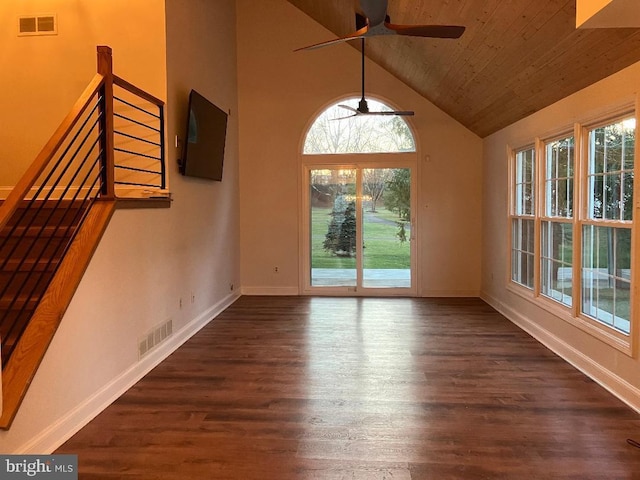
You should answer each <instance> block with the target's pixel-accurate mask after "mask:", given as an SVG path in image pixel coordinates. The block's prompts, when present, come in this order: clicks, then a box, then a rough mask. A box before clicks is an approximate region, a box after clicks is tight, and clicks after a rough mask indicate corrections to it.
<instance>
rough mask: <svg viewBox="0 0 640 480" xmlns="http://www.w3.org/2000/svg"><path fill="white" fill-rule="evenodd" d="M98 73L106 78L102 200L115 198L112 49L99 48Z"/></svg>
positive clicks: (103, 88) (102, 133)
mask: <svg viewBox="0 0 640 480" xmlns="http://www.w3.org/2000/svg"><path fill="white" fill-rule="evenodd" d="M98 73H99V74H100V75H102V76H103V77H104V85H103V87H102V118H101V120H100V126H101V129H100V130H101V134H100V147H101V149H102V153H103V154H102V162H103V164H102V187H101V196H102V198H110V199H112V198H114V197H115V187H114V170H115V168H114V159H113V59H112V56H111V47H107V46H98Z"/></svg>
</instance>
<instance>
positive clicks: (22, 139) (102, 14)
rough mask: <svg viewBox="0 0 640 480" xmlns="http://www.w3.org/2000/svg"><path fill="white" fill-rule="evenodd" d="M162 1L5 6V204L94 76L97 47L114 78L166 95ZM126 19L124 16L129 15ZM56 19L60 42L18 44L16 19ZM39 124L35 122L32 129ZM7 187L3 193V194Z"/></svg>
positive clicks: (1, 10) (0, 177)
mask: <svg viewBox="0 0 640 480" xmlns="http://www.w3.org/2000/svg"><path fill="white" fill-rule="evenodd" d="M163 4H164V2H163V1H162V0H137V1H135V2H131V1H127V0H109V1H108V2H104V1H98V2H96V1H93V0H74V1H73V2H70V1H68V0H3V1H1V2H0V65H2V72H1V73H0V105H1V106H2V108H0V125H2V128H0V145H2V148H0V198H2V197H3V196H4V195H5V194H6V190H7V188H6V187H10V186H12V185H14V184H15V182H16V181H17V179H18V178H19V177H20V175H21V174H22V172H24V170H26V168H27V165H28V164H29V163H30V162H32V161H33V159H34V158H35V157H36V155H37V154H38V152H39V151H40V149H41V148H42V146H43V145H44V144H45V142H46V141H47V140H48V139H49V137H50V136H51V134H52V133H53V131H54V130H55V129H56V128H57V126H58V125H59V123H60V121H61V120H62V119H63V118H64V116H65V115H66V114H67V112H68V111H69V109H70V108H71V106H72V105H73V103H74V102H75V101H76V99H77V98H78V96H79V95H80V93H82V91H83V90H84V88H85V87H86V85H87V84H88V83H89V80H91V77H92V76H93V75H94V74H95V72H96V45H109V46H111V47H112V48H113V51H114V70H115V72H116V73H117V74H118V75H120V76H121V77H123V78H126V79H127V80H129V81H130V82H132V83H134V84H136V85H137V84H142V83H144V88H145V90H147V91H148V92H150V93H152V94H153V95H156V96H158V97H161V98H164V94H165V91H166V76H165V75H164V74H163V72H164V71H165V47H164V42H163V41H159V39H162V38H163V37H164V29H165V26H164V9H163V7H162V5H163ZM125 12H126V14H125ZM51 13H53V14H56V15H57V19H58V35H52V36H31V37H30V36H27V37H18V36H17V33H18V16H22V15H38V14H51ZM34 119H37V121H34ZM3 187H5V188H3Z"/></svg>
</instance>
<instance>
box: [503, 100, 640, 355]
mask: <svg viewBox="0 0 640 480" xmlns="http://www.w3.org/2000/svg"><path fill="white" fill-rule="evenodd" d="M637 111H638V108H636V105H635V104H630V103H627V104H625V105H621V106H618V107H615V108H611V109H609V110H608V114H605V115H601V116H600V117H599V118H595V119H594V118H591V119H588V120H587V121H584V122H581V123H576V124H575V125H574V128H573V137H574V171H573V194H574V201H573V218H568V219H564V218H563V217H555V216H549V215H546V214H547V211H546V209H545V208H546V206H545V202H546V182H545V170H546V163H547V159H546V144H547V143H549V142H552V141H555V140H557V139H562V138H566V137H569V136H571V129H570V128H564V129H558V130H556V131H555V133H553V134H548V135H547V136H545V137H544V138H543V139H541V138H539V137H536V138H535V139H534V143H533V144H534V145H535V151H536V157H535V158H536V160H535V163H536V164H537V168H536V175H535V177H534V178H535V185H534V192H535V194H534V196H535V198H536V201H535V211H534V215H533V219H534V225H535V226H534V230H535V239H536V241H535V248H534V264H535V271H534V281H533V288H532V289H530V288H527V287H526V286H523V285H522V284H520V283H518V282H516V281H514V280H512V271H513V270H512V269H513V265H512V262H513V243H512V242H513V221H514V218H519V217H520V216H519V215H516V171H515V170H516V160H515V158H516V154H517V152H519V151H522V150H525V149H528V148H531V143H524V142H523V144H524V145H525V146H523V147H519V148H511V147H508V159H509V177H508V178H509V190H508V192H509V206H508V208H509V210H508V222H509V226H508V232H509V233H508V236H509V238H508V248H509V261H508V262H507V272H506V279H507V284H506V286H507V289H509V290H510V291H512V292H514V293H517V294H518V295H519V296H521V297H523V298H525V299H527V300H528V301H531V302H533V303H535V304H536V305H538V306H540V307H542V308H544V309H545V310H547V311H549V312H550V313H552V314H553V315H555V316H557V317H559V318H560V319H562V320H564V321H566V322H568V323H570V324H572V325H574V326H576V327H578V328H580V329H581V330H583V331H585V332H587V333H589V334H590V335H592V336H594V337H596V338H598V339H599V340H601V341H603V342H605V343H607V344H608V345H611V346H612V347H614V348H616V349H617V350H619V351H621V352H623V353H625V354H626V355H629V356H632V357H636V356H637V355H638V348H639V347H638V345H639V343H640V342H639V339H638V336H639V334H640V328H639V326H638V323H640V320H639V319H638V313H637V312H640V304H639V302H640V299H639V297H640V296H639V295H633V294H632V295H631V300H630V315H629V319H630V328H629V333H628V334H625V333H623V332H621V331H619V330H617V329H615V328H613V327H612V326H610V325H607V324H606V323H603V322H601V321H599V320H597V319H596V318H593V317H592V316H590V315H587V314H585V313H583V312H582V305H583V298H582V284H583V279H582V278H581V277H582V265H583V263H582V262H583V259H582V254H583V245H582V242H583V229H584V227H585V226H589V225H596V226H601V227H613V228H618V227H620V228H629V229H630V230H631V265H632V266H633V265H635V264H637V260H635V259H636V255H637V253H636V252H639V251H640V235H638V234H637V232H636V230H637V229H636V227H635V225H634V223H633V220H631V221H629V220H611V219H593V218H590V217H589V202H590V199H589V196H590V195H589V185H588V175H587V172H588V171H589V170H588V169H589V131H590V130H592V129H594V128H599V127H601V126H606V125H610V124H613V123H616V122H619V121H623V120H625V119H627V118H630V117H633V118H635V119H636V121H637ZM637 132H638V125H637V123H636V136H637ZM638 143H639V142H638V141H636V142H635V152H634V172H635V177H636V178H638V172H639V171H640V155H639V151H640V146H639V145H638ZM633 192H634V203H633V207H632V208H633V209H634V210H635V209H637V208H638V207H639V206H640V181H636V182H634V185H633ZM636 213H637V212H636ZM634 215H635V214H634ZM526 218H530V217H529V216H527V217H526ZM548 221H553V222H557V221H559V222H561V223H569V224H572V225H573V229H572V232H573V235H572V237H573V239H572V240H573V242H572V243H573V256H572V289H571V292H572V302H571V305H566V304H562V303H561V302H560V301H558V300H559V299H554V298H550V296H548V295H544V294H542V285H541V275H542V254H543V251H542V250H543V249H542V234H543V228H542V224H543V223H544V222H548ZM624 277H625V278H624V280H628V276H627V275H625V276H624ZM630 277H631V279H630V280H631V286H630V289H631V292H633V290H634V288H635V287H634V285H637V282H638V281H640V268H632V269H631V272H630Z"/></svg>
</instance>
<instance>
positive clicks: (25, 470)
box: [0, 455, 78, 480]
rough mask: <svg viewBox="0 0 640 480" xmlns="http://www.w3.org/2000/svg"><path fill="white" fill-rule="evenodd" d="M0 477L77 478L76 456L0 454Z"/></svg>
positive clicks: (12, 479) (73, 479) (60, 479)
mask: <svg viewBox="0 0 640 480" xmlns="http://www.w3.org/2000/svg"><path fill="white" fill-rule="evenodd" d="M0 478H2V479H5V478H6V479H7V480H14V479H15V480H18V479H24V478H26V479H30V478H35V479H45V478H46V479H48V480H78V456H77V455H0Z"/></svg>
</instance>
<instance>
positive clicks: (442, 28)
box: [385, 23, 465, 38]
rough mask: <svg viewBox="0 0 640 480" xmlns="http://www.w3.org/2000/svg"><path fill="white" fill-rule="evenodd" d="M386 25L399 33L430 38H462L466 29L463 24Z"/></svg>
mask: <svg viewBox="0 0 640 480" xmlns="http://www.w3.org/2000/svg"><path fill="white" fill-rule="evenodd" d="M385 27H387V28H388V29H389V30H393V31H394V32H395V33H397V34H398V35H409V36H412V37H428V38H460V37H461V36H462V34H463V33H464V31H465V27H463V26H461V25H394V24H393V23H385Z"/></svg>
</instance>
